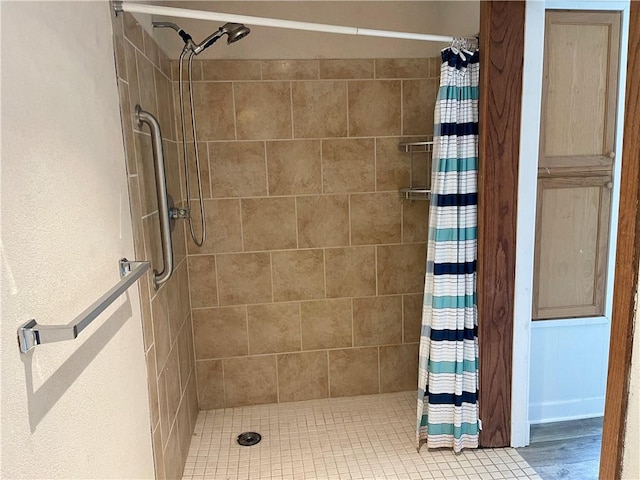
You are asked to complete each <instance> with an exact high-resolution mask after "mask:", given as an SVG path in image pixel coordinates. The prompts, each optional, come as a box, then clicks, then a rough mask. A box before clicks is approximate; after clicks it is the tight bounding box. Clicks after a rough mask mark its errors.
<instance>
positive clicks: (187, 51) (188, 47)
mask: <svg viewBox="0 0 640 480" xmlns="http://www.w3.org/2000/svg"><path fill="white" fill-rule="evenodd" d="M153 27H154V28H171V29H173V30H175V31H176V32H177V33H178V35H180V38H182V40H183V41H184V48H183V49H182V52H180V57H179V59H178V71H179V87H178V90H179V97H180V128H181V132H182V159H183V167H184V182H185V192H186V197H187V211H188V212H189V217H188V218H189V233H190V235H191V239H192V240H193V241H194V243H195V244H196V245H197V246H198V247H201V246H202V245H203V244H204V242H205V240H206V236H207V229H206V216H205V210H204V200H203V195H202V173H201V169H200V154H199V152H198V135H197V131H196V130H197V129H196V115H195V109H194V102H193V57H195V56H196V55H199V54H200V53H202V52H203V51H205V50H206V49H207V48H209V47H210V46H211V45H213V44H214V43H216V42H217V41H218V40H219V39H220V38H221V37H223V36H224V35H227V45H231V44H232V43H234V42H237V41H238V40H241V39H243V38H244V37H246V36H247V35H249V33H250V32H251V30H249V28H247V27H246V26H244V25H243V24H241V23H225V24H224V25H222V26H221V27H220V28H219V29H218V30H217V31H216V32H214V33H212V34H211V35H209V36H208V37H207V38H205V39H204V40H203V41H202V42H200V43H198V44H196V43H195V42H194V41H193V38H192V37H191V35H189V34H188V33H187V32H186V31H184V30H183V29H182V28H180V27H179V26H178V25H176V24H175V23H172V22H153ZM185 57H187V65H188V69H187V79H188V84H189V113H190V116H191V134H192V140H193V152H194V159H195V166H196V177H197V180H198V202H199V207H200V225H201V234H200V236H199V237H198V236H197V234H196V231H195V228H194V226H193V217H192V215H191V185H190V181H189V161H188V156H187V135H186V132H187V127H186V120H185V109H184V81H183V74H184V68H183V61H184V59H185Z"/></svg>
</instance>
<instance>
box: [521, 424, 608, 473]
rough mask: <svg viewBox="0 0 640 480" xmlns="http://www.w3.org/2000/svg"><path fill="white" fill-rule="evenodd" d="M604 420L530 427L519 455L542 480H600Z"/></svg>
mask: <svg viewBox="0 0 640 480" xmlns="http://www.w3.org/2000/svg"><path fill="white" fill-rule="evenodd" d="M601 442H602V417H599V418H588V419H585V420H572V421H569V422H557V423H546V424H543V425H532V426H531V443H530V445H529V446H528V447H525V448H519V449H518V453H519V454H520V455H522V457H523V458H524V459H525V460H526V461H527V462H528V463H529V465H531V467H533V469H534V470H535V471H536V473H537V474H538V475H540V477H542V479H543V480H557V479H563V480H597V479H598V466H599V463H600V444H601Z"/></svg>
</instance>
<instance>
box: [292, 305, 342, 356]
mask: <svg viewBox="0 0 640 480" xmlns="http://www.w3.org/2000/svg"><path fill="white" fill-rule="evenodd" d="M300 307H301V315H302V349H303V350H320V349H326V348H341V347H350V346H351V345H352V344H353V339H352V326H351V325H352V320H351V317H352V313H351V300H348V299H340V300H316V301H310V302H302V303H301V304H300Z"/></svg>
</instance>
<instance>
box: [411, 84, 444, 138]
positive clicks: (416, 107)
mask: <svg viewBox="0 0 640 480" xmlns="http://www.w3.org/2000/svg"><path fill="white" fill-rule="evenodd" d="M437 95H438V80H436V79H429V80H427V79H423V80H403V82H402V116H403V121H402V134H403V135H433V122H434V110H435V106H436V97H437Z"/></svg>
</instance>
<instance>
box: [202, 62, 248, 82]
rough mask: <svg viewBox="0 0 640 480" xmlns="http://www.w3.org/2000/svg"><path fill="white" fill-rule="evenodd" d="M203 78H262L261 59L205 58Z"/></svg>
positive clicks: (211, 79) (209, 79) (210, 79)
mask: <svg viewBox="0 0 640 480" xmlns="http://www.w3.org/2000/svg"><path fill="white" fill-rule="evenodd" d="M202 78H203V80H205V81H221V80H236V81H237V80H260V79H261V72H260V61H259V60H204V61H203V62H202Z"/></svg>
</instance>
